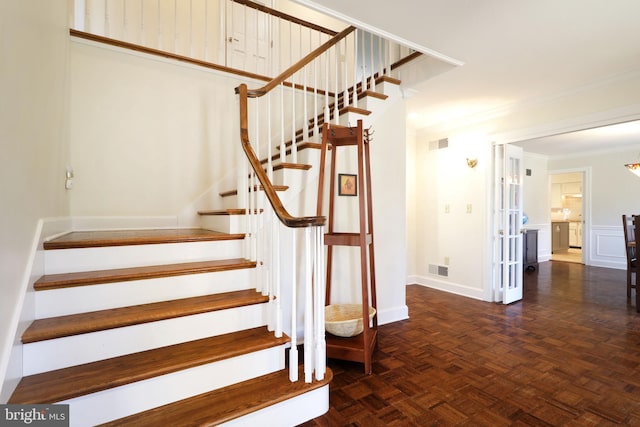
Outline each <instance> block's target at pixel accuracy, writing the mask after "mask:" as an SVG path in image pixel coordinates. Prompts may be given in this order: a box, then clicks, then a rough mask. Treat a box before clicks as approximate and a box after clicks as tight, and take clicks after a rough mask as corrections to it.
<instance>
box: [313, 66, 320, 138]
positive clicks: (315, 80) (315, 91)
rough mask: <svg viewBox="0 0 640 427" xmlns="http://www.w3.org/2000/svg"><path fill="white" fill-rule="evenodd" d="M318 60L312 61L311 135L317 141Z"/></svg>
mask: <svg viewBox="0 0 640 427" xmlns="http://www.w3.org/2000/svg"><path fill="white" fill-rule="evenodd" d="M318 129H319V128H318V61H313V137H314V139H315V141H316V142H317V141H319V132H318Z"/></svg>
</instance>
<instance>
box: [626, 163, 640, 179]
mask: <svg viewBox="0 0 640 427" xmlns="http://www.w3.org/2000/svg"><path fill="white" fill-rule="evenodd" d="M624 166H625V167H626V168H627V170H628V171H629V172H631V173H632V174H634V175H636V176H640V163H628V164H626V165H624Z"/></svg>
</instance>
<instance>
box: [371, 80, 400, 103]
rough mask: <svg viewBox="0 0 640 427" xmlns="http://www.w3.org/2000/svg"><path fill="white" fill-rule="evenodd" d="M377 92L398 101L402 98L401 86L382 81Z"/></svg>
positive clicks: (377, 86) (377, 87)
mask: <svg viewBox="0 0 640 427" xmlns="http://www.w3.org/2000/svg"><path fill="white" fill-rule="evenodd" d="M376 92H379V93H384V94H385V95H387V96H388V97H389V98H393V99H397V98H399V97H400V96H402V90H400V85H397V84H395V83H389V82H385V81H382V82H380V83H378V84H377V85H376Z"/></svg>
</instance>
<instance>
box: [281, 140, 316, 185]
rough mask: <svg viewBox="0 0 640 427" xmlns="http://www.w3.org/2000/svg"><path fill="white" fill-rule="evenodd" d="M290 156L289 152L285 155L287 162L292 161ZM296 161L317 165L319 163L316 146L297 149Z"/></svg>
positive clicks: (312, 165)
mask: <svg viewBox="0 0 640 427" xmlns="http://www.w3.org/2000/svg"><path fill="white" fill-rule="evenodd" d="M291 157H292V156H291V154H289V155H288V156H287V162H291V163H293V159H292V158H291ZM296 163H302V164H305V165H311V167H314V166H315V167H317V165H319V164H320V150H319V149H317V148H305V149H304V150H300V151H298V159H297V161H296ZM285 184H286V183H285Z"/></svg>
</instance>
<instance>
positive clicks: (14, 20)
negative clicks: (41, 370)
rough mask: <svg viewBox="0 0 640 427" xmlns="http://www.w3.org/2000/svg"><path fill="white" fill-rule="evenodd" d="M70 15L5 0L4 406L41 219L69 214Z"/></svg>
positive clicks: (0, 281) (56, 5)
mask: <svg viewBox="0 0 640 427" xmlns="http://www.w3.org/2000/svg"><path fill="white" fill-rule="evenodd" d="M67 17H68V9H67V3H66V2H65V1H58V2H39V1H38V2H36V1H23V0H13V1H2V2H0V40H1V41H0V55H1V56H2V65H1V66H0V93H2V96H0V153H2V154H1V155H0V196H1V199H2V202H1V203H0V218H1V220H0V295H2V297H1V298H0V380H2V391H1V393H0V402H6V399H7V398H8V396H9V394H10V393H11V391H12V389H13V387H14V386H15V383H16V381H17V378H18V377H19V376H20V375H21V373H22V372H21V368H22V366H21V364H20V358H21V357H20V354H14V357H13V358H12V359H11V360H12V362H11V366H9V360H10V352H11V351H12V349H14V350H15V351H19V346H14V339H15V338H16V337H14V332H15V331H16V328H17V326H18V321H19V316H20V311H21V309H22V303H23V298H24V296H25V291H26V290H27V288H29V287H30V285H31V284H32V281H33V280H34V278H32V277H29V276H30V267H31V261H32V260H33V259H35V258H36V254H35V249H36V247H37V245H38V242H39V238H40V234H39V231H40V228H39V226H40V225H39V219H41V218H46V217H55V216H64V215H67V214H68V212H69V209H68V198H67V196H68V195H67V194H66V193H65V189H64V173H65V164H66V163H67V160H68V159H67V153H68V148H67V122H66V120H67V114H66V113H67V90H68V78H67V63H68V53H67V51H68V38H69V36H68V29H67V28H68V27H67ZM36 272H37V268H36ZM28 310H29V308H27V311H28ZM23 328H24V327H23V325H21V327H20V328H19V331H18V333H20V331H21V330H23ZM18 338H19V337H18ZM8 366H9V367H8Z"/></svg>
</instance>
